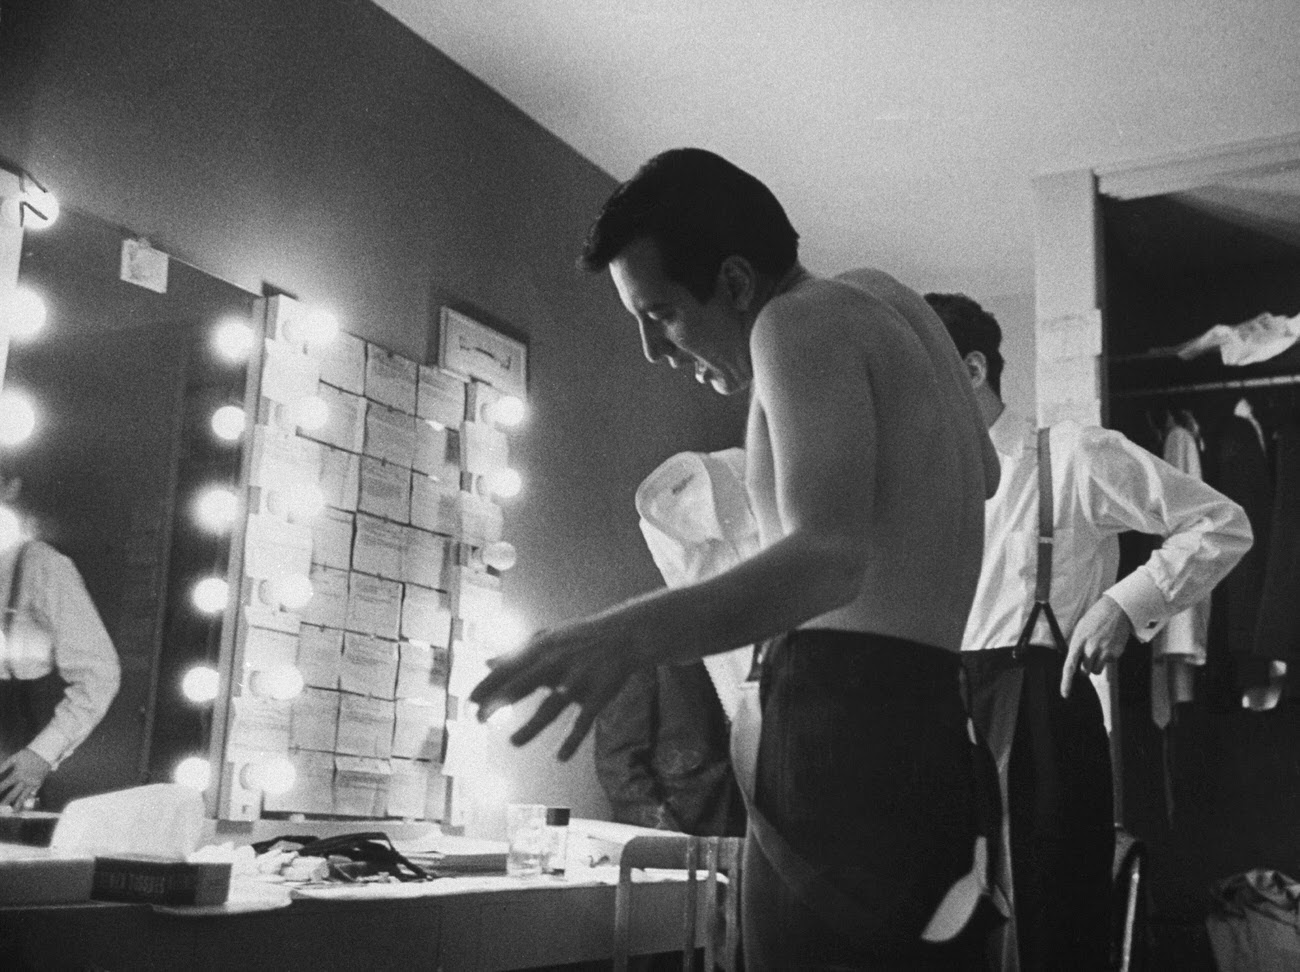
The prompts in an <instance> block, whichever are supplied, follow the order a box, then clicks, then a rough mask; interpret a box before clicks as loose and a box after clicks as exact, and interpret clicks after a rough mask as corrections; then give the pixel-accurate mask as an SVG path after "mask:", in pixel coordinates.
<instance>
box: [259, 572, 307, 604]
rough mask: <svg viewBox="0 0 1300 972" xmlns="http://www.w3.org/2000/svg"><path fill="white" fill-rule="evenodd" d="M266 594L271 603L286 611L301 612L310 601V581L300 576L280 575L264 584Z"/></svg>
mask: <svg viewBox="0 0 1300 972" xmlns="http://www.w3.org/2000/svg"><path fill="white" fill-rule="evenodd" d="M266 585H267V593H268V594H269V595H270V599H271V603H273V604H278V605H280V606H281V607H283V608H284V609H285V610H286V611H301V610H302V609H303V608H305V607H306V606H307V602H308V601H310V600H311V597H312V594H314V593H315V591H313V590H312V586H311V579H310V578H308V577H304V576H303V575H302V574H281V575H280V576H279V577H273V578H271V579H270V580H269V581H267V582H266Z"/></svg>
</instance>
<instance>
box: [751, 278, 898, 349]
mask: <svg viewBox="0 0 1300 972" xmlns="http://www.w3.org/2000/svg"><path fill="white" fill-rule="evenodd" d="M880 276H881V277H883V278H884V279H885V280H890V281H892V278H889V277H888V276H887V275H885V274H881V275H880ZM893 284H894V286H896V287H899V288H902V285H901V284H898V283H897V281H893ZM902 289H903V290H906V288H902ZM891 296H892V295H891V294H890V293H889V291H888V290H887V289H886V288H885V287H883V286H881V287H875V288H873V287H867V286H860V285H858V284H857V283H856V282H854V281H853V280H846V279H844V278H842V277H834V278H828V277H810V278H808V279H806V280H804V281H802V282H801V283H800V284H799V285H798V286H796V287H795V288H793V289H792V290H789V291H787V292H786V293H784V294H782V295H780V296H779V297H777V298H775V299H773V300H772V301H771V302H769V304H768V305H767V306H766V307H764V308H763V313H762V314H760V315H759V319H758V322H757V323H756V325H755V327H756V332H757V334H758V336H760V337H761V336H762V334H763V332H767V333H769V334H775V333H780V334H782V335H784V336H785V337H786V338H795V339H796V340H797V339H798V337H797V336H799V335H803V336H808V337H810V338H811V337H812V336H813V335H816V337H815V339H814V340H816V341H824V340H826V339H827V338H838V339H841V340H850V341H852V342H853V343H857V344H859V345H863V344H870V343H874V342H875V340H877V339H886V338H888V337H890V336H891V335H892V336H903V335H906V334H908V332H909V331H910V330H911V326H910V323H909V322H908V321H907V320H906V318H905V314H904V312H903V311H902V310H901V309H900V308H899V307H898V306H897V305H896V304H895V302H894V301H893V300H891V299H890V297H891ZM790 325H795V326H793V327H791V326H790ZM864 325H869V326H864Z"/></svg>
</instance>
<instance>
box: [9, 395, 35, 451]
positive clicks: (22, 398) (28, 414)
mask: <svg viewBox="0 0 1300 972" xmlns="http://www.w3.org/2000/svg"><path fill="white" fill-rule="evenodd" d="M35 429H36V406H35V405H33V404H32V400H31V399H30V398H28V397H27V395H25V394H24V393H23V392H20V391H18V390H17V389H16V388H10V389H8V390H7V391H3V392H0V446H4V447H13V446H16V445H21V444H22V443H23V442H25V441H27V437H28V436H30V435H31V434H32V432H33V431H35Z"/></svg>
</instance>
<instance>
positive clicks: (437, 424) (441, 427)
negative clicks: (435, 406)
mask: <svg viewBox="0 0 1300 972" xmlns="http://www.w3.org/2000/svg"><path fill="white" fill-rule="evenodd" d="M425 421H426V422H428V423H429V428H431V429H433V431H435V432H444V431H446V429H447V426H445V425H443V424H442V423H441V422H435V421H434V420H433V419H425Z"/></svg>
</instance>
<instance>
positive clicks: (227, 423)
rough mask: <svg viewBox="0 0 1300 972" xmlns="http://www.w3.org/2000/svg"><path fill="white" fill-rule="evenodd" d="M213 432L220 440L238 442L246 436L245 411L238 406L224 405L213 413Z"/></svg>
mask: <svg viewBox="0 0 1300 972" xmlns="http://www.w3.org/2000/svg"><path fill="white" fill-rule="evenodd" d="M212 431H213V432H214V433H215V434H216V436H217V438H218V439H223V440H224V441H226V442H236V441H238V440H239V437H240V436H242V435H243V434H244V410H243V409H242V408H240V407H239V406H238V405H222V406H221V407H220V408H219V409H217V410H216V411H215V412H213V413H212Z"/></svg>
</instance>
